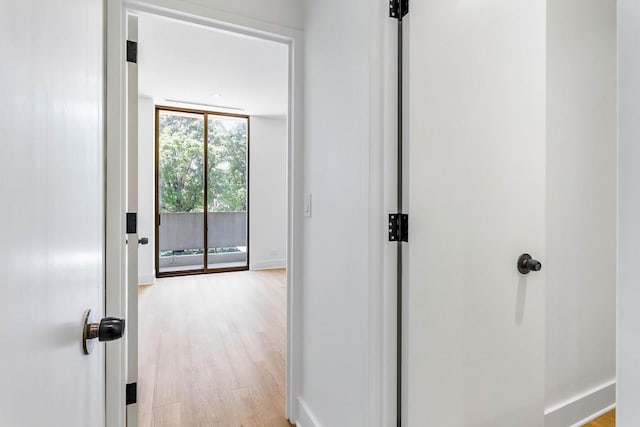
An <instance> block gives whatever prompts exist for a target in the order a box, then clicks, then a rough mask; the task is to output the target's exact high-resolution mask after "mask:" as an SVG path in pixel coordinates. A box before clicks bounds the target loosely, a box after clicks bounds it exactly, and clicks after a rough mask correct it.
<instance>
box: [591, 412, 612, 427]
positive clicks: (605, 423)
mask: <svg viewBox="0 0 640 427" xmlns="http://www.w3.org/2000/svg"><path fill="white" fill-rule="evenodd" d="M584 427H616V410H615V409H614V410H613V411H611V412H607V413H606V414H604V415H603V416H601V417H600V418H596V419H595V420H593V421H591V422H590V423H588V424H585V425H584Z"/></svg>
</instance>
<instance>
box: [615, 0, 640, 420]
mask: <svg viewBox="0 0 640 427" xmlns="http://www.w3.org/2000/svg"><path fill="white" fill-rule="evenodd" d="M618 9H619V11H618V20H619V21H618V28H619V30H618V40H619V79H620V80H619V89H618V93H619V97H620V101H619V108H620V121H619V126H620V129H619V132H620V133H619V135H620V142H619V144H620V145H619V168H620V171H619V175H618V179H619V204H618V209H619V211H618V215H619V216H618V218H619V231H618V331H617V332H618V334H617V340H618V355H617V375H618V384H617V400H618V401H617V413H616V421H617V423H618V425H619V426H620V427H632V426H636V425H638V420H640V405H638V401H639V400H640V363H638V360H639V357H640V356H639V355H640V280H638V256H639V255H640V220H639V219H640V186H639V185H638V183H640V167H638V165H639V164H640V144H639V143H638V141H640V80H639V78H638V76H640V50H639V49H638V40H640V3H639V2H638V1H637V0H620V1H619V2H618Z"/></svg>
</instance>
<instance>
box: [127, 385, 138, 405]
mask: <svg viewBox="0 0 640 427" xmlns="http://www.w3.org/2000/svg"><path fill="white" fill-rule="evenodd" d="M125 395H126V403H127V405H132V404H134V403H138V383H131V384H127V388H126V393H125Z"/></svg>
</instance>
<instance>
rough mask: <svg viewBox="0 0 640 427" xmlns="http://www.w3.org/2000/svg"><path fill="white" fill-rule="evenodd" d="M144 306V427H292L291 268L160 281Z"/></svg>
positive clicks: (146, 289)
mask: <svg viewBox="0 0 640 427" xmlns="http://www.w3.org/2000/svg"><path fill="white" fill-rule="evenodd" d="M139 308H140V359H139V384H138V396H139V397H138V404H139V409H138V417H139V425H140V426H142V427H149V426H154V427H164V426H185V427H186V426H212V427H213V426H221V427H222V426H225V427H232V426H244V427H249V426H265V427H279V426H290V424H289V423H288V422H287V421H286V419H285V417H284V408H285V357H286V274H285V270H264V271H246V272H235V273H221V274H209V275H198V276H185V277H175V278H166V279H158V281H157V283H156V284H155V285H152V286H143V287H140V290H139Z"/></svg>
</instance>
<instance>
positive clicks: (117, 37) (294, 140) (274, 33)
mask: <svg viewBox="0 0 640 427" xmlns="http://www.w3.org/2000/svg"><path fill="white" fill-rule="evenodd" d="M151 1H152V0H147V1H144V0H140V1H127V0H109V1H106V2H105V16H106V23H105V27H106V38H105V39H106V69H105V73H106V75H105V80H106V103H107V105H106V148H105V154H106V159H107V160H106V169H105V170H106V178H107V190H106V236H107V237H106V248H105V249H106V265H105V269H106V295H105V304H106V313H107V315H109V316H121V317H126V315H127V289H126V259H125V254H126V246H125V230H126V226H125V215H124V213H125V207H126V148H127V147H126V138H125V135H126V111H127V102H126V92H125V90H126V87H125V86H126V78H125V56H126V51H125V45H126V25H125V23H126V16H127V15H128V14H152V15H156V16H160V17H165V18H170V19H177V20H180V21H183V22H188V23H191V24H196V25H201V26H206V27H210V28H215V29H218V30H226V31H231V32H234V33H237V34H240V35H244V36H249V37H255V38H260V39H264V40H269V41H274V42H278V43H282V44H285V45H287V46H288V49H289V94H288V100H289V111H288V129H287V136H288V138H287V139H288V148H287V170H288V175H287V188H288V197H287V214H288V224H287V363H286V385H287V387H286V390H287V391H286V416H287V418H289V419H290V420H292V421H296V420H297V418H298V414H297V408H298V405H297V400H296V396H298V395H300V392H301V391H302V390H301V385H302V384H301V379H302V378H301V377H302V339H301V338H302V322H301V319H302V289H301V283H302V226H303V223H302V221H303V218H304V215H303V179H304V175H303V165H304V158H303V110H302V108H303V102H302V100H303V98H302V92H303V77H304V74H303V61H304V52H303V33H302V31H300V30H296V29H291V28H286V27H282V26H278V25H274V24H269V23H265V22H261V21H256V20H254V19H250V18H246V17H243V16H239V15H233V14H229V13H226V12H222V11H219V10H216V9H211V8H207V7H203V6H199V5H196V4H191V3H186V2H180V1H171V2H163V3H169V4H170V8H169V7H161V6H158V5H157V4H153V3H151ZM124 342H125V341H118V343H117V344H116V343H114V345H111V346H107V353H106V425H108V426H110V427H111V426H114V427H125V425H126V420H125V414H126V406H125V388H126V382H127V381H126V364H127V362H126V361H127V352H126V346H125V345H124Z"/></svg>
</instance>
